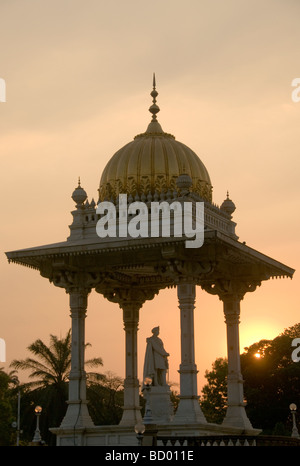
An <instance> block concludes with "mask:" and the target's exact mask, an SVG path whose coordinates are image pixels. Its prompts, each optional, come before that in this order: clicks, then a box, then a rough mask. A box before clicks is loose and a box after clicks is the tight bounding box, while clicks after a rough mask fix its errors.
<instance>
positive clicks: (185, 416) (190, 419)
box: [174, 396, 207, 424]
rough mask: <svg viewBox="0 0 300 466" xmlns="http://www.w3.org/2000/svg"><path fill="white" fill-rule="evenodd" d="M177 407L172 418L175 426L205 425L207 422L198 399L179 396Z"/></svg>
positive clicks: (196, 397)
mask: <svg viewBox="0 0 300 466" xmlns="http://www.w3.org/2000/svg"><path fill="white" fill-rule="evenodd" d="M179 398H180V401H179V405H178V408H177V411H176V414H175V416H174V423H175V424H197V423H200V424H206V423H207V421H206V419H205V417H204V414H203V413H202V410H201V407H200V404H199V397H198V396H195V397H184V396H180V397H179Z"/></svg>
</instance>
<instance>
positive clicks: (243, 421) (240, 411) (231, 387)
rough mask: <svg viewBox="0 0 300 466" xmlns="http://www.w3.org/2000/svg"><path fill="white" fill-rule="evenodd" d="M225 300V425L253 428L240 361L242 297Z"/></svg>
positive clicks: (230, 297) (233, 295)
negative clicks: (226, 361) (226, 357)
mask: <svg viewBox="0 0 300 466" xmlns="http://www.w3.org/2000/svg"><path fill="white" fill-rule="evenodd" d="M222 300H223V306H224V315H225V322H226V330H227V356H228V376H227V412H226V416H225V419H224V421H223V424H224V425H229V426H234V427H242V428H244V429H252V426H251V423H250V421H249V419H248V417H247V414H246V411H245V404H244V390H243V378H242V374H241V363H240V343H239V317H240V298H239V296H237V295H235V294H232V295H228V296H226V297H224V298H222Z"/></svg>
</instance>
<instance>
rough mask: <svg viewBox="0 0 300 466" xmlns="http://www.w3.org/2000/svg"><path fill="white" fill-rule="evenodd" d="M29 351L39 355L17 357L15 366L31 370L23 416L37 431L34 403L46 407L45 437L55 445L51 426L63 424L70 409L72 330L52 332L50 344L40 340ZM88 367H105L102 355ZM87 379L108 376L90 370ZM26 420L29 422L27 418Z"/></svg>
mask: <svg viewBox="0 0 300 466" xmlns="http://www.w3.org/2000/svg"><path fill="white" fill-rule="evenodd" d="M28 350H29V351H30V352H31V353H32V354H33V355H34V356H35V357H27V358H26V359H15V360H14V361H12V363H11V367H13V368H15V369H21V370H27V371H30V373H29V376H28V378H29V379H30V381H29V382H26V383H24V384H22V386H21V389H22V403H23V410H22V415H23V416H22V417H23V420H25V419H26V424H27V425H29V427H30V430H31V431H32V432H33V431H34V425H35V417H34V404H39V405H41V406H42V408H43V411H42V415H41V419H40V429H41V432H42V438H43V440H45V441H46V442H47V443H48V444H53V442H54V438H53V436H52V434H51V433H50V432H49V427H56V426H59V425H60V423H61V421H62V419H63V417H64V415H65V412H66V409H67V405H66V400H67V399H68V376H69V372H70V368H71V331H70V330H69V331H68V332H67V334H66V336H65V337H64V338H61V339H59V338H58V337H56V336H55V335H50V344H49V345H46V344H45V343H44V342H43V341H42V340H40V339H38V340H36V341H35V342H33V343H32V344H31V345H29V346H28ZM86 365H87V366H92V367H98V366H102V365H103V362H102V359H101V358H93V359H90V360H88V361H86ZM87 378H88V379H90V380H93V381H99V380H102V379H103V378H104V376H103V375H102V374H99V373H97V372H90V373H88V374H87ZM24 422H25V421H24Z"/></svg>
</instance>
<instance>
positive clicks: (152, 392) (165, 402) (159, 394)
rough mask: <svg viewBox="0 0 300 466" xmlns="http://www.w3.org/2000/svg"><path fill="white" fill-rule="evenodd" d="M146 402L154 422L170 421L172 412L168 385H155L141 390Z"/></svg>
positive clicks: (165, 422)
mask: <svg viewBox="0 0 300 466" xmlns="http://www.w3.org/2000/svg"><path fill="white" fill-rule="evenodd" d="M143 393H144V396H145V398H146V402H147V403H148V406H149V408H150V410H151V414H152V419H153V423H154V424H168V423H169V422H171V421H172V419H173V416H174V412H173V405H172V403H171V398H170V396H171V391H170V387H169V386H168V385H162V386H159V385H158V386H155V385H152V386H150V387H149V388H144V390H143Z"/></svg>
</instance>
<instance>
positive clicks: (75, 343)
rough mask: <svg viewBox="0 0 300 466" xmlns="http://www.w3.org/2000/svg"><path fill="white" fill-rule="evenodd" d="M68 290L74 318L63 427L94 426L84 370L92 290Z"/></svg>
mask: <svg viewBox="0 0 300 466" xmlns="http://www.w3.org/2000/svg"><path fill="white" fill-rule="evenodd" d="M67 292H68V294H69V300H70V310H71V319H72V347H71V371H70V376H69V399H68V402H67V403H68V409H67V412H66V415H65V417H64V419H63V421H62V424H61V427H63V428H73V429H74V428H83V427H90V426H93V422H92V420H91V418H90V415H89V412H88V408H87V400H86V373H85V370H84V350H85V317H86V310H87V297H88V294H89V292H90V290H89V289H85V288H71V289H68V290H67Z"/></svg>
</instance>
